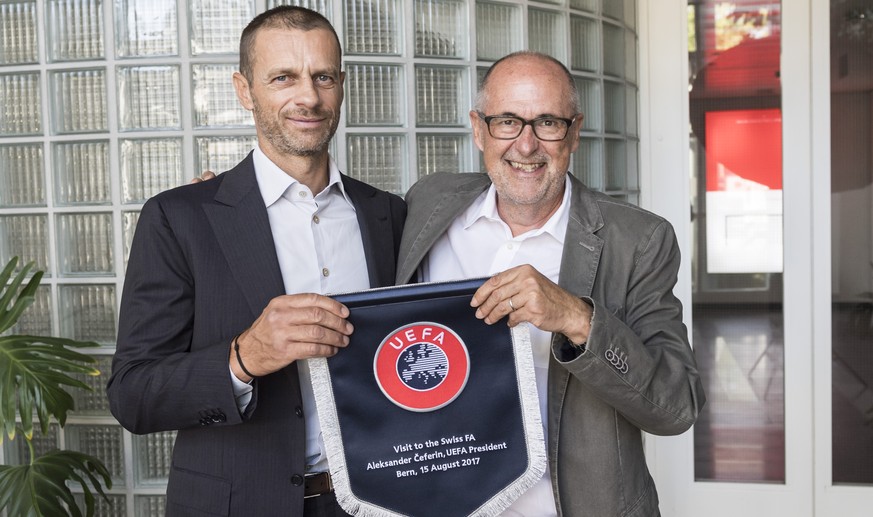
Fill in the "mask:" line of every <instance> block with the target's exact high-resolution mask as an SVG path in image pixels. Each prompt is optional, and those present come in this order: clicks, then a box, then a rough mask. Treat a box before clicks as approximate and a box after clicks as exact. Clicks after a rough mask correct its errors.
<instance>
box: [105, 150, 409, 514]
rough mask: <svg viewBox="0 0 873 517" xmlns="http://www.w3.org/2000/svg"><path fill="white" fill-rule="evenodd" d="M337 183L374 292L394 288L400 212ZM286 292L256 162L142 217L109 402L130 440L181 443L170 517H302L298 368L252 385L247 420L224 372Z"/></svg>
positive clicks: (393, 202) (388, 201)
mask: <svg viewBox="0 0 873 517" xmlns="http://www.w3.org/2000/svg"><path fill="white" fill-rule="evenodd" d="M342 181H343V185H344V186H345V189H346V192H347V193H348V195H349V197H350V198H351V200H352V203H353V204H354V206H355V210H356V212H357V218H358V223H359V225H360V228H361V236H362V238H363V243H364V255H365V257H366V261H367V269H368V270H369V275H370V284H371V285H372V286H373V287H379V286H387V285H392V284H393V282H394V276H395V272H396V270H395V260H394V258H395V256H396V252H397V248H398V246H399V243H400V232H401V230H402V227H403V220H404V218H405V215H406V205H405V204H404V203H403V200H401V199H400V198H399V197H397V196H395V195H393V194H388V193H386V192H383V191H380V190H377V189H375V188H373V187H371V186H370V185H367V184H365V183H361V182H360V181H357V180H355V179H352V178H349V177H347V176H343V179H342ZM287 238H289V239H293V238H294V236H293V235H289V236H287ZM284 291H285V288H284V284H283V282H282V274H281V271H280V269H279V261H278V258H277V256H276V250H275V247H274V245H273V235H272V232H271V230H270V223H269V219H268V217H267V209H266V207H265V206H264V200H263V198H262V197H261V193H260V190H259V189H258V184H257V180H256V178H255V171H254V166H253V162H252V158H251V155H249V156H248V157H247V158H245V159H244V160H243V161H242V162H240V164H239V165H237V166H236V167H235V168H234V169H232V170H230V171H228V172H226V173H224V174H221V175H220V176H219V177H218V178H216V179H214V180H211V181H206V182H203V183H199V184H195V185H186V186H184V187H180V188H177V189H174V190H170V191H167V192H163V193H161V194H159V195H157V196H155V197H154V198H152V199H150V200H149V201H148V202H147V203H146V204H145V206H143V209H142V212H141V214H140V218H139V222H138V224H137V228H136V235H135V237H134V239H133V244H132V247H131V252H130V261H129V263H128V267H127V273H126V275H125V281H124V294H123V296H122V300H121V312H120V316H119V324H118V340H117V350H116V353H115V357H114V359H113V364H112V376H111V378H110V379H109V384H108V387H107V391H108V395H109V401H110V408H111V410H112V414H113V415H114V416H115V417H116V418H117V419H118V421H119V422H120V423H121V425H123V426H124V427H125V428H126V429H128V430H129V431H131V432H133V433H137V434H142V433H153V432H157V431H165V430H178V431H179V432H178V436H177V439H176V443H175V448H174V450H173V464H172V468H171V469H170V480H169V486H168V488H167V515H171V516H172V515H191V516H205V515H238V516H244V515H245V516H248V515H258V516H271V515H283V516H285V515H301V514H302V512H303V476H302V475H303V472H304V458H305V453H304V439H303V438H304V417H306V415H304V414H303V410H302V407H303V405H302V402H301V396H300V382H299V379H298V374H297V366H296V364H292V365H291V366H289V367H288V368H284V369H283V370H280V371H278V372H275V373H273V374H271V375H267V376H265V377H261V378H259V379H256V380H255V381H254V392H253V397H252V400H251V402H250V403H249V405H248V407H247V409H246V412H245V414H242V415H241V414H240V413H239V411H238V410H237V406H236V402H235V399H234V394H233V387H232V384H231V380H230V372H229V370H228V357H229V352H230V350H229V343H230V340H231V338H232V337H233V336H234V335H236V334H238V333H240V332H241V331H243V330H244V329H245V328H246V327H248V326H249V325H251V324H252V322H253V321H254V320H255V319H256V318H257V317H258V316H259V315H260V314H261V311H262V310H263V309H264V307H265V306H266V305H267V303H268V302H269V301H270V300H271V299H272V298H274V297H276V296H279V295H282V294H285V292H284Z"/></svg>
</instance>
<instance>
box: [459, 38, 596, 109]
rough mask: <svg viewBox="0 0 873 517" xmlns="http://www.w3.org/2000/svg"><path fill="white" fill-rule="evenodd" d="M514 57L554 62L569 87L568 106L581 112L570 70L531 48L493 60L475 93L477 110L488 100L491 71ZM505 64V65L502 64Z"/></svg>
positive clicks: (577, 92) (577, 93)
mask: <svg viewBox="0 0 873 517" xmlns="http://www.w3.org/2000/svg"><path fill="white" fill-rule="evenodd" d="M516 57H530V58H534V59H540V60H543V61H548V62H550V63H554V64H555V65H557V66H558V68H560V69H561V71H563V73H564V77H565V78H566V80H567V87H568V88H569V89H570V104H571V105H570V107H571V108H572V109H573V113H574V114H576V113H582V105H581V104H580V102H579V91H578V89H577V88H576V82H575V81H573V76H572V75H571V74H570V71H569V70H567V67H566V66H564V63H561V62H560V61H558V60H557V59H555V58H553V57H552V56H550V55H548V54H543V53H542V52H534V51H533V50H520V51H518V52H513V53H512V54H507V55H505V56H503V57H502V58H500V59H498V60H497V61H495V62H494V64H493V65H491V67H490V68H489V69H488V71H487V72H485V77H483V78H482V84H481V85H479V92H478V93H476V104H475V108H476V109H477V110H479V111H482V109H483V108H484V107H485V104H487V101H488V80H489V79H490V78H491V72H492V71H493V70H494V69H495V68H497V67H498V66H500V64H501V63H503V62H504V61H508V60H510V59H513V58H516ZM504 66H507V65H504Z"/></svg>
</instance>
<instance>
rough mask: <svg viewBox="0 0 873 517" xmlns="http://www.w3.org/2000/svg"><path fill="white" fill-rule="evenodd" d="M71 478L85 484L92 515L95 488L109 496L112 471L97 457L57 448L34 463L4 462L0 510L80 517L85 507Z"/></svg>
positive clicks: (0, 470)
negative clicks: (79, 500) (79, 502)
mask: <svg viewBox="0 0 873 517" xmlns="http://www.w3.org/2000/svg"><path fill="white" fill-rule="evenodd" d="M68 481H69V482H75V483H78V484H79V485H80V486H81V488H82V493H83V495H84V499H85V515H88V516H91V515H93V514H94V500H95V499H94V495H95V494H94V492H95V491H96V492H97V493H98V494H99V495H101V496H102V497H103V498H104V499H106V500H108V499H107V497H106V493H105V492H104V490H103V487H104V486H105V487H106V488H107V489H109V488H112V478H111V477H110V475H109V471H108V470H107V469H106V467H105V466H103V464H102V463H101V462H100V460H98V459H97V458H94V457H93V456H88V455H87V454H82V453H80V452H75V451H59V450H54V451H51V452H48V453H46V454H44V455H42V456H40V457H39V458H36V459H35V460H34V461H33V462H32V463H31V464H30V465H15V466H9V465H0V510H2V509H5V510H6V512H7V515H16V516H18V515H20V516H31V515H33V516H44V515H71V516H75V517H79V516H81V515H82V513H81V509H80V508H79V507H78V505H77V504H76V499H75V496H74V494H73V492H72V491H71V490H70V488H69V487H68V486H67V482H68ZM92 488H93V490H92Z"/></svg>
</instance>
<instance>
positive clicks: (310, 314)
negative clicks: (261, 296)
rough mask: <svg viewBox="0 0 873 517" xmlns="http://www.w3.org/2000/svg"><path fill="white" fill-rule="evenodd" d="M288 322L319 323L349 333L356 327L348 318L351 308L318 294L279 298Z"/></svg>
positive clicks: (299, 323)
mask: <svg viewBox="0 0 873 517" xmlns="http://www.w3.org/2000/svg"><path fill="white" fill-rule="evenodd" d="M277 310H281V311H282V317H283V318H287V320H286V323H288V324H294V325H304V324H317V325H321V326H324V327H327V328H329V329H332V330H336V331H338V332H342V333H343V334H346V335H349V334H351V333H352V332H353V331H354V327H353V326H352V324H351V323H349V322H348V321H347V320H346V318H348V316H349V309H348V307H346V306H345V305H343V304H341V303H340V302H338V301H336V300H334V299H333V298H328V297H327V296H322V295H317V294H312V293H308V294H300V295H289V296H283V297H281V298H280V299H278V300H277Z"/></svg>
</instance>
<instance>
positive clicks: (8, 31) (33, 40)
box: [0, 1, 39, 65]
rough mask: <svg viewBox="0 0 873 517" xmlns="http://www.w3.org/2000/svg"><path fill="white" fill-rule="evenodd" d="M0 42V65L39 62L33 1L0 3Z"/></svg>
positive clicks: (34, 3)
mask: <svg viewBox="0 0 873 517" xmlns="http://www.w3.org/2000/svg"><path fill="white" fill-rule="evenodd" d="M0 41H2V42H3V46H2V47H0V65H20V64H27V63H36V62H38V61H39V45H38V43H37V30H36V2H35V1H29V2H15V1H12V2H3V3H0Z"/></svg>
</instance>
